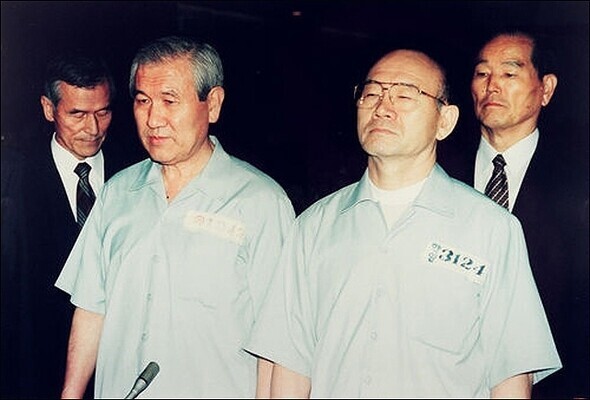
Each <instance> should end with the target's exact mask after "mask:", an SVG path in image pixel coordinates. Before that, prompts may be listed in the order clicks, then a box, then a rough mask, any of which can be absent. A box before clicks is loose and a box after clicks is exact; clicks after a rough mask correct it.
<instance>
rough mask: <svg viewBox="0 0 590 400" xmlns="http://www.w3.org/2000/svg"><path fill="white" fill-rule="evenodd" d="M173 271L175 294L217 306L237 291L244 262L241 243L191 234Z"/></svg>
mask: <svg viewBox="0 0 590 400" xmlns="http://www.w3.org/2000/svg"><path fill="white" fill-rule="evenodd" d="M192 236H193V238H192V240H191V241H190V243H188V244H187V245H186V247H185V252H184V254H183V255H182V258H183V260H182V261H180V262H178V263H177V264H176V265H178V266H179V267H178V272H177V274H176V288H177V296H178V297H179V298H181V299H184V300H193V301H198V302H200V303H201V304H202V305H203V306H205V307H210V308H217V307H219V306H221V305H222V304H224V303H228V302H231V301H232V299H233V296H235V295H236V294H237V293H238V292H239V286H240V282H244V281H245V279H241V275H243V274H245V271H243V263H242V262H240V257H238V253H239V248H240V245H239V244H237V243H235V242H232V241H230V240H226V239H223V238H219V237H216V236H214V235H210V234H207V233H201V234H194V235H192Z"/></svg>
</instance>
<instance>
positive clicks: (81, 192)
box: [0, 53, 134, 398]
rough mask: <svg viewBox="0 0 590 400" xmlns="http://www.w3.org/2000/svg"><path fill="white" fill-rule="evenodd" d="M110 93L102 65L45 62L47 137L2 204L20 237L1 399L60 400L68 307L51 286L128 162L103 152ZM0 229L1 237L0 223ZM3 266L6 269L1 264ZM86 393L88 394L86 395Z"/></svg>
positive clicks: (8, 269)
mask: <svg viewBox="0 0 590 400" xmlns="http://www.w3.org/2000/svg"><path fill="white" fill-rule="evenodd" d="M114 94H115V86H114V81H113V78H112V76H111V74H110V72H109V70H108V68H107V66H106V65H105V63H104V62H103V61H102V60H101V59H99V58H96V57H94V56H90V55H86V54H82V53H71V54H63V55H60V56H57V57H55V59H53V60H52V61H51V62H50V63H49V64H48V67H47V71H46V77H45V83H44V91H43V94H42V95H41V98H40V102H41V108H42V111H43V115H44V117H45V119H46V120H47V121H48V122H50V123H51V125H52V128H53V129H52V132H51V136H47V137H46V138H45V137H43V141H41V142H40V143H39V145H38V146H36V147H34V148H31V149H26V150H25V151H24V152H23V153H24V155H25V157H24V158H18V157H17V158H15V159H17V160H21V161H19V163H18V165H13V166H12V167H13V168H16V169H18V170H19V172H20V173H21V174H20V175H19V176H20V177H21V179H22V181H20V182H19V185H20V186H17V185H13V186H11V187H15V188H16V187H19V188H20V189H19V190H18V191H15V192H10V193H9V192H8V190H7V193H4V192H3V193H2V198H3V200H2V201H3V205H4V200H5V198H9V197H10V198H11V200H12V199H14V200H15V201H16V202H19V203H20V202H22V208H20V210H22V215H15V216H14V218H12V219H11V220H10V221H11V222H10V223H12V222H14V223H15V224H16V225H20V228H22V229H23V231H24V233H23V235H19V236H18V237H16V236H15V237H13V238H6V240H7V241H9V240H13V241H19V243H16V244H15V245H14V246H13V245H10V246H8V245H7V246H5V238H3V246H2V260H3V265H2V283H3V286H2V287H3V293H2V298H3V299H8V300H9V301H7V302H6V304H5V302H4V301H3V304H2V316H1V318H2V349H1V350H2V351H1V356H0V357H1V358H2V370H1V373H2V385H1V389H0V391H1V392H2V393H1V397H14V398H59V397H60V395H61V389H62V387H61V385H62V384H63V380H64V371H65V365H66V360H65V358H66V354H67V343H68V338H69V327H70V323H71V316H72V313H73V307H72V305H71V304H70V302H69V298H68V296H66V295H65V294H64V293H63V292H61V291H60V290H58V289H57V288H55V287H54V282H55V280H56V279H57V276H58V275H59V272H60V271H61V268H62V267H63V265H64V263H65V260H66V258H67V256H68V254H69V252H70V250H71V248H72V246H73V244H74V242H75V240H76V238H77V237H78V234H79V232H80V229H81V227H82V225H83V224H84V221H85V220H86V217H87V215H88V213H89V212H90V208H91V207H92V203H93V202H94V197H95V195H96V194H98V191H99V190H100V188H101V187H102V185H103V183H104V182H105V180H107V179H108V178H109V177H110V176H111V175H113V174H114V173H115V172H117V171H118V170H120V169H122V167H124V166H126V165H128V164H130V163H132V162H133V161H134V160H131V159H129V160H127V161H122V160H121V159H120V158H116V157H110V156H111V153H104V154H103V151H102V150H101V148H102V145H103V143H104V141H105V138H106V136H107V131H108V129H109V126H110V124H111V119H112V111H111V106H112V100H113V97H114ZM3 173H4V170H3ZM3 179H4V178H3ZM13 203H14V202H12V201H9V202H7V204H13ZM3 211H4V208H3ZM13 220H14V221H13ZM2 223H3V226H2V229H3V232H4V229H5V226H4V223H5V219H4V218H3V220H2ZM6 243H8V242H6ZM5 251H6V252H8V251H12V252H20V253H22V254H10V255H8V254H5ZM5 256H6V257H5ZM5 259H6V260H12V261H11V262H9V263H7V265H4V260H5ZM5 282H6V283H7V284H6V285H5V284H4V283H5ZM8 283H10V284H8ZM87 394H89V396H92V388H90V389H89V390H88V391H87Z"/></svg>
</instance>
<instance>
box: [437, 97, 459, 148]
mask: <svg viewBox="0 0 590 400" xmlns="http://www.w3.org/2000/svg"><path fill="white" fill-rule="evenodd" d="M458 120H459V107H457V106H455V105H453V104H449V105H448V106H444V105H443V106H441V109H440V118H439V119H438V126H437V129H436V139H437V140H444V139H445V138H446V137H447V136H449V135H450V134H451V132H453V129H455V125H457V121H458Z"/></svg>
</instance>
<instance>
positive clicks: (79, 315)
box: [61, 308, 104, 399]
mask: <svg viewBox="0 0 590 400" xmlns="http://www.w3.org/2000/svg"><path fill="white" fill-rule="evenodd" d="M103 321H104V316H103V315H101V314H96V313H93V312H90V311H86V310H84V309H82V308H76V311H74V317H73V319H72V329H71V331H70V341H69V343H68V358H67V363H66V376H65V382H64V387H63V390H62V393H61V397H62V399H73V398H76V399H81V398H82V397H83V396H84V391H85V390H86V385H88V381H89V380H90V377H91V376H92V373H93V372H94V367H95V365H96V357H97V355H98V342H99V340H100V335H101V332H102V324H103Z"/></svg>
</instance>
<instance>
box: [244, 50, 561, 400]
mask: <svg viewBox="0 0 590 400" xmlns="http://www.w3.org/2000/svg"><path fill="white" fill-rule="evenodd" d="M355 97H356V105H357V110H358V111H357V112H358V114H357V117H358V123H357V130H358V137H359V141H360V144H361V146H362V148H363V150H364V151H365V152H366V153H367V155H368V166H367V169H366V172H365V173H364V175H363V176H362V178H361V179H360V181H359V182H357V183H354V184H352V185H349V186H347V187H344V188H342V189H340V190H339V191H336V192H335V193H333V194H331V195H329V196H327V197H325V198H323V199H321V200H319V201H318V202H316V203H315V204H313V205H312V206H311V207H309V208H308V209H307V210H306V211H304V212H303V213H302V214H301V215H300V216H299V217H298V219H297V222H296V224H295V226H294V228H293V230H292V231H291V233H290V235H289V237H288V238H287V240H286V243H285V246H284V248H283V252H282V255H281V261H280V263H279V265H280V269H279V270H278V273H277V274H276V276H275V279H274V283H273V286H272V287H271V291H270V292H269V297H268V298H267V299H266V301H265V305H264V308H263V311H262V314H261V318H260V319H259V321H258V322H257V323H256V325H255V330H254V333H253V336H252V337H251V339H250V342H249V344H248V346H247V349H248V350H249V351H250V352H252V353H254V354H257V355H259V356H261V357H262V358H263V359H264V360H270V361H272V362H274V363H275V364H274V367H273V371H272V380H271V383H270V385H269V387H268V388H265V390H267V392H268V393H269V394H270V395H271V396H272V397H308V396H310V397H341V398H349V397H369V398H381V397H389V398H394V397H401V398H404V397H407V398H415V397H426V398H440V397H443V398H445V397H446V398H449V397H458V398H472V397H473V398H475V397H527V396H530V393H531V386H532V384H533V383H536V382H538V381H539V380H541V379H543V378H544V377H546V376H547V375H549V374H551V373H553V372H554V371H556V370H558V369H559V368H561V362H560V359H559V356H558V354H557V352H556V349H555V345H554V342H553V338H552V336H551V332H550V329H549V326H548V324H547V320H546V317H545V312H544V310H543V306H542V304H541V301H540V300H539V295H538V292H537V289H536V287H535V284H534V281H533V278H532V275H531V270H530V266H529V262H528V259H527V249H526V245H525V240H524V236H523V233H522V229H521V226H520V224H519V222H518V220H517V219H516V218H515V217H514V216H512V215H511V214H510V213H509V212H508V211H506V210H505V209H504V208H502V207H500V206H498V205H497V204H496V203H494V202H493V201H492V200H490V199H489V198H487V197H485V196H484V195H483V194H481V193H479V192H477V191H476V190H474V189H473V188H470V187H468V186H466V185H464V184H462V183H460V182H458V181H456V180H454V179H452V178H450V177H449V176H448V175H447V174H446V173H445V172H444V171H443V169H442V168H441V167H440V166H439V165H438V164H437V162H436V146H437V142H438V141H439V140H443V139H445V138H446V137H447V136H448V135H449V134H450V133H451V132H452V130H453V129H454V127H455V124H456V123H457V119H458V116H459V109H458V108H457V106H455V105H452V104H450V103H449V101H448V93H447V88H446V82H445V75H444V72H443V70H442V68H441V66H440V65H439V64H437V63H436V62H435V61H434V60H432V59H431V58H430V57H429V56H427V55H426V54H424V53H422V52H419V51H414V50H397V51H393V52H390V53H388V54H386V55H385V56H384V57H382V58H381V59H380V60H379V61H378V62H377V63H376V64H375V65H374V66H373V67H372V68H371V70H370V71H369V73H368V76H367V79H366V80H365V82H364V83H363V84H361V85H359V86H357V87H356V90H355ZM263 392H264V390H259V393H263Z"/></svg>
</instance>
